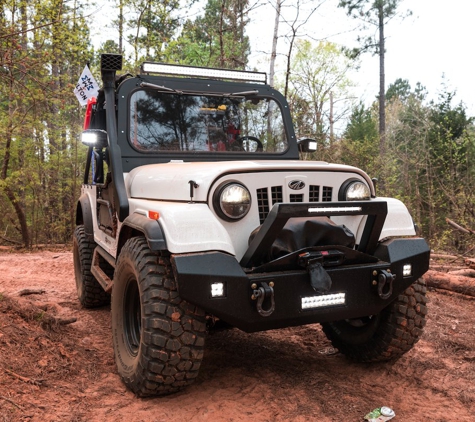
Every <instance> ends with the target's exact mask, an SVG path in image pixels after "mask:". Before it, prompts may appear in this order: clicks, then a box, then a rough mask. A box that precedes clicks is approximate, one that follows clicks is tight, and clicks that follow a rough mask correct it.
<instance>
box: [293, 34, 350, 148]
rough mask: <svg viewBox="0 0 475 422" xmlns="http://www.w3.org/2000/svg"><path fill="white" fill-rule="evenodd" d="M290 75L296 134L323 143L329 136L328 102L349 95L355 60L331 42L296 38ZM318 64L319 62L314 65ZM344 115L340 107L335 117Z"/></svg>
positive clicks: (342, 98)
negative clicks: (315, 42) (314, 42)
mask: <svg viewBox="0 0 475 422" xmlns="http://www.w3.org/2000/svg"><path fill="white" fill-rule="evenodd" d="M296 47H297V48H296V50H295V53H294V57H293V59H292V66H291V72H290V79H289V87H290V89H289V95H288V101H289V103H290V109H291V113H292V118H293V121H294V125H295V131H296V133H297V137H298V138H303V137H309V138H314V139H316V140H317V141H319V144H320V146H322V147H324V146H325V145H326V144H327V143H328V141H331V140H329V135H328V134H329V132H330V126H329V124H328V122H329V121H330V102H331V101H332V100H333V101H334V102H335V101H336V100H339V101H341V100H344V99H346V98H348V97H349V93H348V91H349V88H350V87H351V86H352V82H351V81H350V80H349V79H348V77H347V73H348V70H349V69H351V68H354V67H355V66H356V63H355V62H354V61H353V60H351V59H349V58H348V57H347V56H346V55H345V54H344V53H343V52H342V51H341V49H340V48H339V46H338V45H336V44H334V43H330V42H320V43H318V44H312V43H311V42H309V41H306V40H298V41H297V42H296ZM316 64H318V65H316ZM343 116H344V110H339V112H338V113H335V114H334V116H333V121H337V120H338V119H339V118H342V117H343Z"/></svg>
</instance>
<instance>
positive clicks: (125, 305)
mask: <svg viewBox="0 0 475 422" xmlns="http://www.w3.org/2000/svg"><path fill="white" fill-rule="evenodd" d="M111 310H112V337H113V344H114V353H115V360H116V364H117V369H118V372H119V375H120V376H121V378H122V380H123V381H124V383H125V384H126V385H127V387H128V388H130V389H131V390H132V391H133V392H134V393H136V394H137V395H138V396H153V395H163V394H170V393H174V392H176V391H179V390H180V389H182V388H183V387H185V386H187V385H189V384H191V383H192V382H193V381H194V380H195V378H196V377H197V375H198V371H199V368H200V365H201V361H202V358H203V351H204V341H205V333H206V323H205V314H204V312H203V311H201V310H200V309H199V308H197V307H195V306H194V305H191V304H189V303H188V302H185V301H184V300H182V299H181V298H180V297H179V295H178V292H177V286H176V283H175V280H174V277H173V272H172V268H171V265H170V260H169V257H168V253H165V252H162V253H155V252H153V251H151V250H150V248H149V246H148V244H147V241H146V240H145V239H144V238H143V237H135V238H132V239H129V240H128V241H127V242H126V243H125V245H124V247H123V248H122V250H121V252H120V255H119V258H118V261H117V266H116V271H115V275H114V286H113V289H112V303H111Z"/></svg>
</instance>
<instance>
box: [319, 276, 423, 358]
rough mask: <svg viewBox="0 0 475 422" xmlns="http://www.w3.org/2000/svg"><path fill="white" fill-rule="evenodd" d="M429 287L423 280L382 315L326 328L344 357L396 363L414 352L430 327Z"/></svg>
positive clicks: (330, 323) (328, 324) (409, 288)
mask: <svg viewBox="0 0 475 422" xmlns="http://www.w3.org/2000/svg"><path fill="white" fill-rule="evenodd" d="M426 291H427V289H426V286H425V282H424V280H422V279H419V280H417V281H416V282H415V283H414V284H412V285H411V286H409V287H408V288H407V289H406V290H405V291H404V293H402V294H400V295H399V296H398V298H397V299H396V300H395V301H394V302H392V303H391V304H390V305H389V306H388V307H387V308H385V309H383V311H382V312H381V313H379V314H378V315H374V316H372V317H367V318H361V319H359V320H351V321H349V320H343V321H336V322H329V323H324V324H322V327H323V331H324V333H325V334H326V336H327V338H328V339H329V340H330V341H331V342H332V344H333V346H334V347H336V348H337V349H338V350H339V351H340V352H341V353H343V354H344V355H345V356H346V357H348V358H349V359H351V360H353V361H357V362H378V361H388V360H396V359H398V358H400V357H401V356H402V355H403V354H404V353H406V352H408V351H409V350H411V349H412V347H413V346H414V344H415V343H416V342H417V341H418V340H419V338H420V336H421V335H422V331H423V328H424V326H425V324H426V321H425V316H426V315H427V307H426V303H427V298H426Z"/></svg>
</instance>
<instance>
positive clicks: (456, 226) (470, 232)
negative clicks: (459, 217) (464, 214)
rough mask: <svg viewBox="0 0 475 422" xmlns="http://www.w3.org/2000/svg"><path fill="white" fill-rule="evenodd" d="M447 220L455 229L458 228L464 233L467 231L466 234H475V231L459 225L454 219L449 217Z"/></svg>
mask: <svg viewBox="0 0 475 422" xmlns="http://www.w3.org/2000/svg"><path fill="white" fill-rule="evenodd" d="M445 221H446V223H447V224H448V225H449V226H450V227H452V228H454V229H455V230H458V231H460V232H462V233H465V234H475V231H473V230H470V229H467V228H465V227H462V226H460V225H458V224H457V223H456V222H455V221H452V220H450V219H448V218H446V219H445Z"/></svg>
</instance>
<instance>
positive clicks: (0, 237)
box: [0, 236, 23, 246]
mask: <svg viewBox="0 0 475 422" xmlns="http://www.w3.org/2000/svg"><path fill="white" fill-rule="evenodd" d="M0 239H2V240H4V241H5V242H8V243H13V244H14V245H20V246H23V243H22V242H19V241H18V240H13V239H8V238H6V237H5V236H0Z"/></svg>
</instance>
